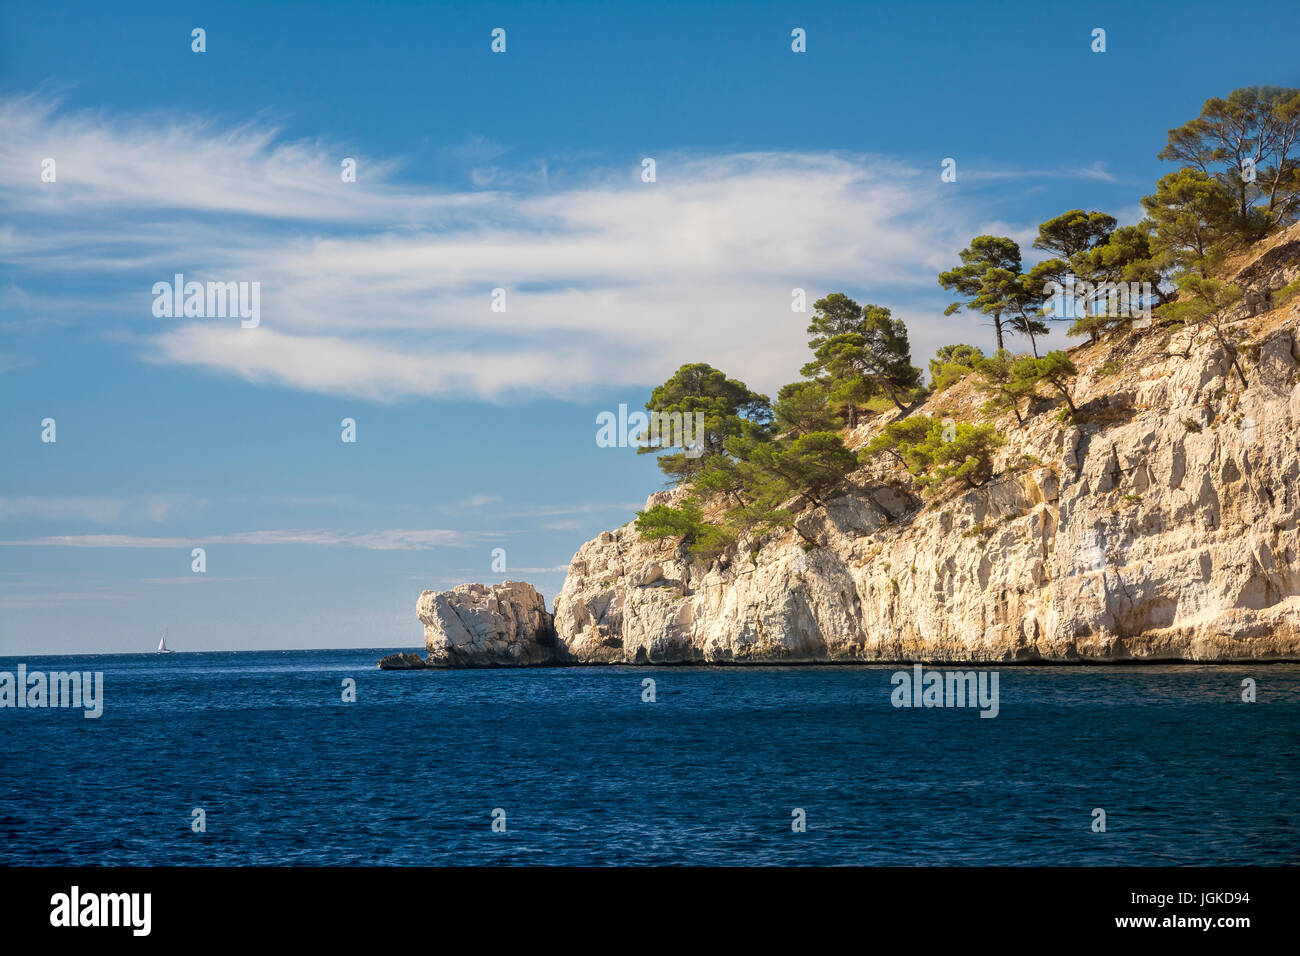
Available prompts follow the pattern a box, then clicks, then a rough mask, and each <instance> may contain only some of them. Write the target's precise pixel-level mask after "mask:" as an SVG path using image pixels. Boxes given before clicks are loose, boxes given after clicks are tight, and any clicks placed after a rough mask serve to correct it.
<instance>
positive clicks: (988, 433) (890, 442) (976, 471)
mask: <svg viewBox="0 0 1300 956" xmlns="http://www.w3.org/2000/svg"><path fill="white" fill-rule="evenodd" d="M1005 442H1006V439H1005V438H1004V437H1003V436H1002V434H1001V433H1000V432H999V431H998V430H997V429H996V428H994V427H993V426H992V425H988V424H978V425H972V424H969V423H967V422H942V421H939V420H938V419H934V418H928V417H926V416H924V415H914V416H911V417H909V418H905V419H903V420H901V421H893V422H890V423H889V424H888V425H886V426H885V429H884V430H883V431H882V432H881V433H880V434H879V435H877V436H876V437H875V438H874V439H873V440H872V441H871V442H870V443H869V444H868V445H867V447H866V448H864V449H863V450H862V453H861V454H862V458H863V459H864V461H865V460H871V459H874V458H877V457H879V456H880V455H884V454H888V455H890V456H891V457H892V458H894V459H895V460H896V461H898V462H899V463H900V464H902V465H903V466H904V467H905V468H906V469H907V470H908V472H909V473H910V474H911V475H912V476H913V478H915V479H916V482H917V484H919V485H920V486H921V487H922V488H925V489H927V490H930V491H936V490H938V489H939V488H940V487H941V486H942V485H943V484H945V483H946V482H948V481H952V480H957V481H960V482H961V483H962V484H963V485H964V486H965V487H968V488H978V487H979V486H980V485H983V484H986V483H987V482H988V480H989V479H990V478H992V477H993V453H994V451H996V450H997V448H998V447H999V446H1001V445H1002V444H1004V443H1005Z"/></svg>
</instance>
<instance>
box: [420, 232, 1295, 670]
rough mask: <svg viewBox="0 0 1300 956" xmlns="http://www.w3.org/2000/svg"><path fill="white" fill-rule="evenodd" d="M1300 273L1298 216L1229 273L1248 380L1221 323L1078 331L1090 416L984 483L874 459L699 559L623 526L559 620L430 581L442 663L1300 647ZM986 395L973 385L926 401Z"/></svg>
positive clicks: (1020, 449) (1162, 654) (1208, 656)
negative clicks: (716, 556)
mask: <svg viewBox="0 0 1300 956" xmlns="http://www.w3.org/2000/svg"><path fill="white" fill-rule="evenodd" d="M1297 274H1300V226H1296V227H1292V229H1291V230H1289V231H1288V232H1287V233H1284V234H1282V235H1280V236H1278V237H1276V238H1275V239H1273V240H1270V242H1268V243H1265V244H1262V245H1261V247H1260V248H1259V249H1258V250H1256V253H1255V254H1254V255H1253V256H1250V257H1247V261H1246V262H1245V264H1244V265H1243V266H1242V267H1241V268H1240V269H1239V270H1238V271H1237V273H1236V276H1235V278H1236V280H1237V281H1238V282H1239V283H1240V284H1242V285H1243V287H1246V288H1248V289H1249V290H1250V292H1251V301H1252V303H1253V305H1249V306H1243V307H1242V308H1240V309H1239V310H1238V317H1239V318H1238V321H1236V322H1234V323H1232V324H1231V325H1230V326H1229V327H1228V328H1227V335H1228V336H1229V338H1230V339H1232V340H1234V341H1237V342H1239V343H1240V350H1239V356H1240V361H1241V363H1242V365H1243V367H1244V368H1245V370H1246V375H1247V379H1248V386H1247V387H1243V385H1242V383H1241V382H1240V381H1239V379H1238V377H1237V376H1236V374H1235V373H1234V372H1233V370H1232V366H1231V364H1230V362H1229V361H1228V358H1227V355H1226V353H1225V352H1224V350H1223V348H1222V347H1221V346H1220V344H1219V343H1218V341H1217V340H1216V338H1215V336H1214V335H1213V333H1212V332H1211V331H1210V330H1208V329H1197V328H1187V329H1181V330H1176V331H1167V330H1162V329H1160V328H1152V329H1148V330H1145V331H1143V332H1141V333H1139V334H1135V335H1132V336H1129V337H1128V338H1123V337H1120V338H1110V339H1107V340H1106V341H1103V342H1101V343H1097V344H1092V345H1086V346H1083V347H1079V348H1075V349H1073V350H1072V353H1071V357H1072V358H1073V359H1074V361H1075V363H1076V364H1077V365H1078V367H1079V376H1078V379H1077V380H1076V382H1075V384H1074V388H1073V393H1074V400H1075V404H1076V405H1077V406H1078V407H1079V408H1080V411H1081V413H1082V415H1081V420H1080V421H1079V423H1078V424H1075V425H1069V426H1066V425H1063V424H1062V423H1061V421H1060V419H1059V418H1058V416H1057V411H1058V407H1057V405H1058V403H1054V402H1051V401H1047V400H1040V401H1038V402H1036V403H1035V405H1034V406H1033V407H1032V408H1031V409H1030V410H1029V412H1027V413H1026V416H1025V423H1024V425H1023V426H1021V425H1019V424H1018V423H1017V422H1016V420H1015V418H1014V417H1013V416H1011V415H1010V414H1008V415H1007V416H1005V417H1004V418H1002V419H1000V420H999V421H998V422H997V425H998V428H999V429H1001V430H1002V431H1003V432H1004V433H1005V435H1006V437H1007V443H1006V445H1005V446H1004V447H1003V448H1002V450H1001V451H1000V453H999V456H998V459H997V461H996V462H995V465H996V470H997V472H998V475H997V477H995V478H994V479H993V480H992V481H991V482H989V483H988V484H987V485H985V486H984V487H981V488H977V489H973V490H965V491H948V492H946V493H944V494H940V495H939V496H938V497H936V498H935V499H933V500H923V499H922V497H921V496H920V494H919V491H918V489H917V488H916V487H915V486H914V485H913V483H912V481H911V478H910V476H908V475H907V474H906V472H904V471H903V470H902V469H900V468H897V467H895V466H890V465H887V464H882V463H876V464H873V465H872V466H871V467H869V468H866V469H863V470H862V471H860V472H858V473H856V474H855V475H853V476H852V488H851V489H848V490H846V491H845V493H843V494H841V495H840V496H839V497H835V498H832V499H830V500H828V501H827V503H826V504H825V505H824V506H821V507H817V508H814V509H812V510H807V511H805V512H803V513H802V514H800V515H799V516H798V518H797V519H796V523H795V530H793V531H789V532H786V533H784V534H776V535H771V536H769V537H767V538H765V539H763V540H760V541H748V540H742V541H741V542H740V546H739V547H738V548H737V549H736V552H735V553H734V554H732V555H730V556H729V557H727V558H725V559H723V560H720V561H715V562H713V563H712V564H710V565H708V566H704V565H701V564H700V563H697V562H695V561H693V560H692V559H691V557H690V555H689V554H688V552H687V550H686V549H685V548H684V547H682V546H681V545H680V543H679V542H675V541H659V542H656V541H647V540H643V539H642V538H641V537H640V535H639V534H638V533H637V532H636V530H635V527H634V526H633V525H632V524H627V525H624V526H623V527H621V528H619V529H617V530H615V531H612V532H604V533H602V534H601V535H600V536H599V537H597V538H596V539H595V540H592V541H589V542H587V543H586V544H585V545H583V546H582V548H580V549H579V551H578V553H577V554H576V555H575V556H574V558H573V561H572V562H571V564H570V565H569V573H568V577H567V578H566V580H565V582H564V587H563V589H562V590H561V592H560V594H559V596H558V597H557V598H556V602H555V616H554V622H553V623H554V631H552V630H551V623H552V622H551V620H550V616H549V615H547V614H546V611H545V605H544V603H543V601H542V598H541V596H540V595H539V594H537V592H536V591H534V590H533V589H532V587H531V586H529V585H526V584H519V583H510V582H507V583H506V584H503V585H496V586H493V587H491V588H488V587H484V586H483V585H462V586H461V587H458V588H456V589H455V590H454V591H446V592H441V593H435V592H432V591H426V592H424V594H423V595H421V598H420V619H421V620H422V621H424V623H425V636H426V644H427V647H428V650H429V659H430V662H431V663H439V662H442V663H450V664H528V663H548V662H556V663H629V664H641V663H644V664H660V663H681V662H731V663H738V664H744V663H752V664H759V663H780V662H817V661H825V662H836V661H844V662H851V661H914V660H924V661H934V662H967V661H989V662H995V661H1006V662H1015V661H1122V660H1189V661H1248V660H1284V659H1285V660H1300V530H1298V527H1300V333H1298V331H1297V330H1298V327H1300V304H1297V305H1292V306H1289V307H1284V308H1282V309H1276V310H1270V308H1269V307H1268V305H1267V303H1270V301H1271V300H1270V298H1269V295H1270V293H1271V291H1272V290H1275V289H1277V288H1278V287H1280V286H1281V285H1282V284H1284V283H1286V282H1289V281H1292V280H1293V279H1295V278H1296V276H1297ZM1260 303H1265V305H1264V306H1260ZM1261 310H1262V314H1260V313H1261ZM983 403H984V398H983V396H981V395H980V394H979V393H978V392H976V391H975V389H974V388H973V385H972V383H971V382H970V381H969V380H967V381H964V382H960V383H958V384H956V385H954V386H952V387H951V388H949V389H948V390H947V391H945V392H943V393H942V394H940V395H938V396H932V397H931V399H930V400H929V401H928V402H927V403H926V405H925V406H923V407H922V408H920V409H918V413H920V414H925V415H930V416H934V417H938V418H941V419H943V418H948V417H951V418H954V419H956V420H968V421H969V420H974V419H977V418H979V417H980V408H981V406H982V405H983ZM892 417H893V415H892V414H890V415H886V416H883V417H881V418H879V419H877V420H875V421H873V422H870V423H868V424H866V425H864V426H862V427H860V428H859V429H857V430H856V431H855V432H854V433H853V434H852V435H850V436H849V438H848V440H847V442H848V444H849V445H850V446H851V447H855V448H856V447H860V446H861V445H863V444H865V443H866V442H867V441H869V440H870V439H871V437H872V436H873V435H874V434H875V433H876V432H877V431H878V430H879V429H880V428H882V427H883V426H884V424H885V423H886V422H887V421H888V420H889V419H890V418H892ZM683 493H684V492H682V491H680V490H679V491H672V492H659V493H656V494H654V495H651V496H650V498H649V500H648V501H647V502H646V507H647V508H649V507H651V506H653V505H655V504H670V503H673V502H674V501H676V500H677V499H679V498H680V497H681V496H682V495H683ZM555 632H558V644H556V642H555V640H554V638H553V635H554V634H555ZM548 642H549V644H554V645H555V646H553V647H552V646H549V645H548Z"/></svg>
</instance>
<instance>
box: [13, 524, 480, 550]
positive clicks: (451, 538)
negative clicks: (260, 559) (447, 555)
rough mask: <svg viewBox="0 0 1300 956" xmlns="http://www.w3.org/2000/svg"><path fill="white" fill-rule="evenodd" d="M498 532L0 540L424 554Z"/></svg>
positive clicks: (23, 544) (330, 532)
mask: <svg viewBox="0 0 1300 956" xmlns="http://www.w3.org/2000/svg"><path fill="white" fill-rule="evenodd" d="M499 536H500V535H499V533H498V532H490V531H483V532H476V533H473V534H471V533H468V532H464V531H448V530H440V529H416V530H391V531H338V530H333V529H313V530H300V531H291V530H276V531H239V532H235V533H233V534H219V535H211V536H209V537H193V538H182V537H148V536H144V535H130V534H71V535H47V536H45V537H41V538H28V539H25V540H21V541H0V546H4V547H60V548H192V547H207V546H211V545H268V544H309V545H320V546H327V547H347V548H361V549H363V550H367V551H424V550H429V549H432V548H435V547H453V548H455V547H468V546H469V545H471V544H473V543H475V542H476V541H480V540H485V539H488V538H493V537H499Z"/></svg>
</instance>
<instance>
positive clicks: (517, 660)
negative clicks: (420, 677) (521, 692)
mask: <svg viewBox="0 0 1300 956" xmlns="http://www.w3.org/2000/svg"><path fill="white" fill-rule="evenodd" d="M416 612H417V613H418V614H419V616H420V620H421V622H423V624H424V647H425V650H426V651H428V655H429V656H428V659H427V660H428V663H429V664H432V665H448V666H453V667H474V666H479V667H491V666H502V665H507V666H508V665H522V664H549V663H552V662H553V660H554V658H555V653H556V641H555V627H554V624H553V621H552V618H551V615H550V614H549V613H547V610H546V601H545V600H544V599H543V598H542V596H541V595H540V594H538V593H537V591H536V589H535V588H534V587H533V586H532V585H531V584H525V583H523V582H522V581H505V582H503V583H501V584H493V585H484V584H462V585H459V586H458V587H456V588H454V589H453V590H451V591H425V592H423V593H422V594H421V595H420V601H419V603H418V604H417V605H416Z"/></svg>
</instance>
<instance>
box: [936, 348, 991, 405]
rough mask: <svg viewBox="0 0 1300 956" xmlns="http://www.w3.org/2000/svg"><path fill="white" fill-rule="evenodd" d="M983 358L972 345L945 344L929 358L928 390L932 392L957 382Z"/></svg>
mask: <svg viewBox="0 0 1300 956" xmlns="http://www.w3.org/2000/svg"><path fill="white" fill-rule="evenodd" d="M983 360H984V353H983V352H982V351H981V350H980V349H978V348H976V347H975V346H974V345H945V346H943V347H942V348H940V349H939V351H937V352H935V353H934V358H932V359H930V391H931V392H932V393H934V394H938V393H939V392H942V391H944V390H945V389H947V388H949V387H951V386H953V385H955V384H957V383H958V382H960V381H961V380H962V379H963V378H965V377H966V376H967V375H969V374H970V373H971V372H973V371H974V370H975V367H976V366H977V365H979V363H980V362H981V361H983Z"/></svg>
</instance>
